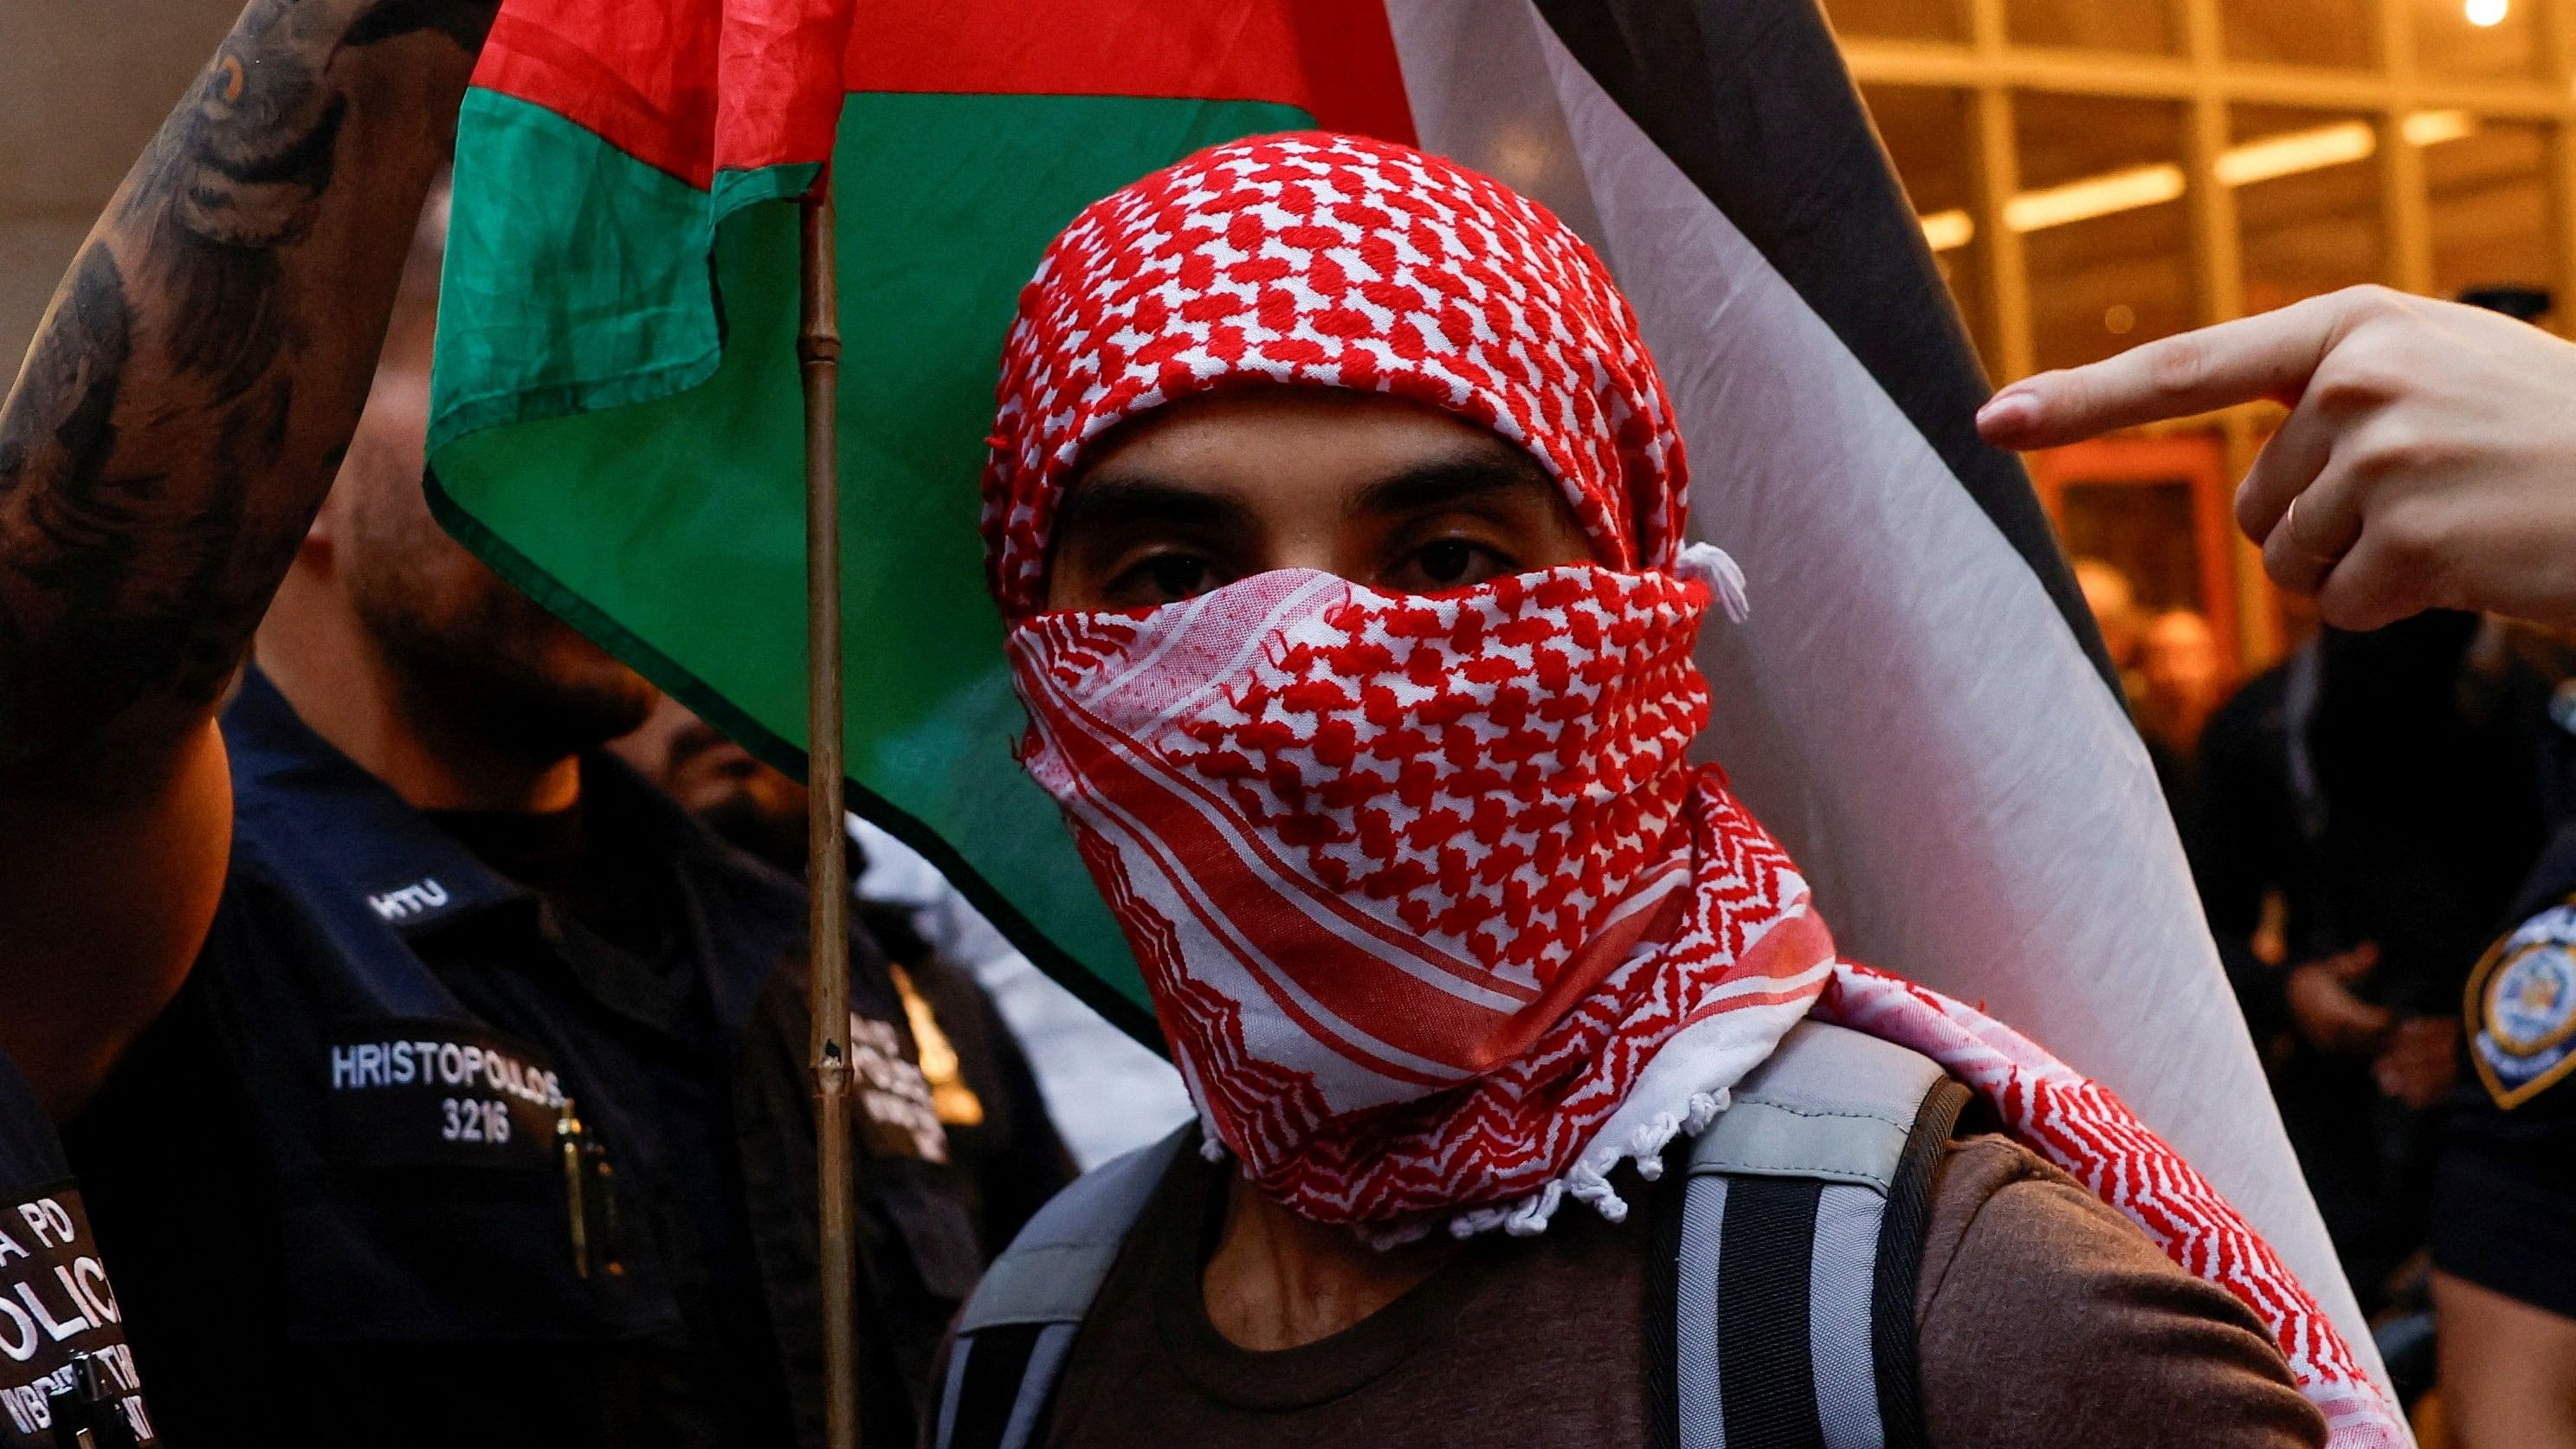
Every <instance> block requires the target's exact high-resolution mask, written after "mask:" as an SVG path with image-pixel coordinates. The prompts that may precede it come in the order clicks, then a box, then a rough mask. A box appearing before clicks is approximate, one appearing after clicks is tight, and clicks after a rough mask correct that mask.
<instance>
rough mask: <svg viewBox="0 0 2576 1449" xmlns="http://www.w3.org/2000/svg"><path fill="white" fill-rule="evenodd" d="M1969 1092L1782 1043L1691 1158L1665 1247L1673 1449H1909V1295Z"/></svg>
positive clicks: (1912, 1072) (1914, 1072)
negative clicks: (1670, 1265)
mask: <svg viewBox="0 0 2576 1449" xmlns="http://www.w3.org/2000/svg"><path fill="white" fill-rule="evenodd" d="M1967 1099H1968V1093H1967V1089H1966V1088H1964V1087H1961V1086H1960V1085H1959V1084H1958V1083H1956V1082H1954V1081H1951V1080H1950V1079H1949V1077H1948V1076H1947V1075H1945V1074H1944V1073H1943V1072H1942V1070H1941V1068H1940V1066H1939V1065H1938V1064H1937V1063H1935V1062H1933V1061H1932V1060H1931V1059H1930V1058H1929V1057H1925V1056H1923V1055H1922V1054H1920V1053H1918V1052H1913V1051H1909V1050H1907V1049H1906V1048H1904V1047H1900V1046H1897V1045H1895V1044H1894V1043H1891V1042H1886V1041H1881V1040H1879V1039H1878V1038H1876V1037H1873V1036H1868V1035H1865V1034H1863V1033H1860V1032H1856V1031H1850V1030H1847V1029H1845V1028H1842V1027H1837V1026H1828V1025H1825V1024H1824V1023H1821V1022H1801V1023H1800V1024H1799V1025H1797V1026H1795V1027H1793V1028H1791V1029H1790V1032H1789V1034H1788V1036H1787V1037H1785V1038H1783V1039H1782V1041H1781V1043H1780V1046H1779V1049H1778V1050H1776V1051H1775V1052H1773V1053H1772V1055H1771V1057H1770V1059H1769V1060H1768V1061H1766V1062H1764V1063H1763V1064H1762V1065H1761V1066H1760V1067H1758V1068H1756V1069H1755V1070H1754V1071H1753V1072H1751V1073H1750V1074H1748V1075H1747V1076H1746V1078H1745V1080H1744V1081H1743V1082H1742V1083H1740V1084H1739V1085H1738V1086H1737V1087H1736V1089H1735V1092H1734V1093H1733V1100H1732V1101H1731V1102H1730V1104H1729V1105H1728V1107H1727V1109H1726V1111H1725V1112H1723V1113H1721V1114H1719V1116H1718V1119H1717V1120H1716V1121H1715V1122H1713V1123H1711V1124H1710V1125H1709V1128H1708V1130H1707V1131H1706V1132H1703V1133H1701V1134H1700V1136H1699V1137H1698V1138H1697V1139H1696V1140H1695V1141H1693V1142H1692V1144H1691V1152H1690V1163H1689V1168H1688V1172H1687V1183H1686V1185H1685V1187H1684V1189H1683V1193H1682V1203H1681V1211H1680V1213H1679V1215H1678V1233H1677V1237H1676V1240H1675V1243H1674V1254H1675V1259H1676V1267H1677V1269H1678V1272H1677V1275H1676V1277H1675V1281H1674V1285H1673V1305H1672V1308H1673V1317H1672V1324H1673V1375H1672V1382H1673V1384H1674V1390H1673V1392H1674V1409H1675V1414H1674V1421H1673V1424H1674V1435H1673V1438H1672V1440H1671V1442H1673V1443H1676V1444H1678V1445H1680V1446H1683V1449H1725V1446H1727V1445H1729V1444H1732V1445H1735V1446H1737V1449H1913V1446H1921V1445H1922V1444H1923V1443H1924V1438H1923V1429H1922V1410H1921V1403H1920V1398H1919V1394H1918V1390H1917V1386H1916V1381H1915V1374H1916V1353H1915V1343H1914V1285H1915V1280H1916V1277H1917V1276H1918V1274H1919V1271H1920V1268H1921V1264H1922V1256H1923V1229H1924V1225H1925V1221H1926V1218H1927V1215H1928V1207H1929V1203H1930V1197H1931V1180H1932V1172H1933V1169H1934V1168H1935V1167H1937V1166H1938V1164H1939V1161H1940V1156H1941V1149H1942V1146H1943V1144H1944V1143H1946V1142H1947V1141H1948V1140H1949V1137H1950V1132H1951V1129H1952V1128H1953V1127H1954V1126H1955V1125H1956V1123H1957V1121H1958V1116H1959V1110H1960V1108H1961V1107H1962V1106H1964V1105H1965V1104H1966V1102H1967Z"/></svg>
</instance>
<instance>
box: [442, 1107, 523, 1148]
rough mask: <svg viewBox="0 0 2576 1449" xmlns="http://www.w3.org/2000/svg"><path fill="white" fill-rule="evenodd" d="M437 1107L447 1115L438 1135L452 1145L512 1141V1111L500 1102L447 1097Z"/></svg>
mask: <svg viewBox="0 0 2576 1449" xmlns="http://www.w3.org/2000/svg"><path fill="white" fill-rule="evenodd" d="M438 1105H439V1108H440V1110H441V1111H442V1112H444V1113H445V1115H446V1121H445V1122H443V1123H442V1124H441V1125H440V1127H439V1129H438V1135H439V1136H440V1137H442V1138H444V1139H446V1140H447V1141H449V1142H507V1141H509V1140H510V1109H509V1108H508V1107H506V1106H503V1105H502V1104H501V1103H499V1102H486V1101H482V1100H480V1099H477V1098H474V1097H447V1098H443V1099H441V1100H440V1102H439V1104H438Z"/></svg>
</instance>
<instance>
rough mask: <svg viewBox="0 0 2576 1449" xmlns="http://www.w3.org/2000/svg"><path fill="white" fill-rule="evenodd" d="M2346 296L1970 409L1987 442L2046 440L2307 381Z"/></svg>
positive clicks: (2027, 385) (2048, 377) (2335, 329)
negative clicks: (1977, 409)
mask: <svg viewBox="0 0 2576 1449" xmlns="http://www.w3.org/2000/svg"><path fill="white" fill-rule="evenodd" d="M2350 306H2351V303H2350V302H2349V301H2347V300H2346V294H2344V293H2335V294H2332V295H2329V296H2324V297H2311V298H2309V299H2308V300H2306V301H2303V302H2296V303H2293V304H2291V305H2290V306H2287V307H2283V308H2280V309H2278V310H2277V311H2271V312H2263V313H2258V314H2256V315H2255V316H2252V317H2243V318H2239V319H2237V320H2236V321H2233V322H2221V323H2219V324H2218V325H2217V326H2215V327H2204V328H2201V329H2200V330H2198V331H2196V332H2185V333H2182V334H2180V335H2179V336H2174V337H2167V338H2163V339H2161V340H2158V341H2155V342H2149V343H2146V344H2144V345H2143V346H2139V347H2133V348H2130V349H2129V350H2128V351H2126V352H2123V353H2121V354H2120V355H2118V356H2117V357H2111V358H2106V359H2105V360H2103V361H2101V362H2096V363H2093V364H2091V365H2090V366H2086V367H2077V368H2068V369H2065V370H2063V371H2059V372H2043V373H2041V374H2039V375H2038V376H2036V377H2030V378H2025V379H2023V380H2022V381H2020V382H2017V383H2014V384H2013V385H2012V386H2010V387H2007V388H2005V389H2004V390H2003V391H2002V392H1999V393H1997V394H1996V395H1995V396H1994V397H1993V398H1992V399H1991V400H1990V401H1988V402H1987V404H1986V405H1985V407H1984V408H1982V409H1980V410H1979V411H1978V413H1977V430H1978V432H1979V433H1980V434H1982V435H1983V436H1984V437H1985V439H1986V441H1987V442H1990V443H1994V444H1996V445H1998V446H2000V447H2007V448H2024V449H2027V448H2048V447H2056V446H2058V445H2060V444H2065V443H2074V442H2081V441H2082V440H2084V439H2086V438H2090V437H2095V436H2098V435H2100V434H2102V433H2106V432H2109V431H2111V430H2112V429H2114V428H2126V427H2135V426H2137V425H2138V424H2140V423H2151V422H2157V421H2161V420H2163V419H2166V418H2180V417H2189V416H2191V415H2193V414H2195V413H2205V412H2211V411H2214V410H2216V409H2219V408H2223V407H2229V406H2232V405H2234V404H2236V403H2241V402H2251V401H2253V400H2254V399H2256V398H2262V397H2276V398H2288V397H2294V396H2296V395H2297V393H2298V391H2299V389H2300V388H2301V387H2303V386H2305V385H2306V383H2307V380H2308V377H2309V375H2310V374H2312V373H2314V372H2315V371H2316V368H2317V363H2318V361H2319V360H2320V359H2322V358H2323V357H2324V356H2325V353H2326V350H2327V348H2329V347H2331V346H2332V345H2333V343H2334V340H2335V338H2336V337H2338V336H2339V335H2340V334H2341V331H2342V328H2343V325H2344V319H2345V317H2346V314H2347V312H2348V310H2349V309H2350Z"/></svg>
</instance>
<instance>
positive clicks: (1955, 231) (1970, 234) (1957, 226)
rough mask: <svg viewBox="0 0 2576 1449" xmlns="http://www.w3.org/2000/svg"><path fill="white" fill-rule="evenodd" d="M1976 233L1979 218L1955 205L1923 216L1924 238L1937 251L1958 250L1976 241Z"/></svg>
mask: <svg viewBox="0 0 2576 1449" xmlns="http://www.w3.org/2000/svg"><path fill="white" fill-rule="evenodd" d="M1976 235H1977V219H1976V218H1975V217H1973V216H1970V215H1968V213H1967V212H1965V211H1963V210H1961V209H1959V208H1958V207H1955V206H1954V207H1952V208H1950V209H1949V210H1948V211H1936V212H1934V213H1932V214H1931V215H1930V216H1927V217H1925V218H1923V239H1924V240H1925V241H1927V242H1930V243H1931V244H1932V250H1934V251H1936V252H1947V251H1956V250H1958V249H1959V248H1960V247H1963V246H1966V245H1967V244H1968V243H1969V242H1971V241H1974V240H1975V239H1976Z"/></svg>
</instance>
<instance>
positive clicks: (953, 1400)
mask: <svg viewBox="0 0 2576 1449" xmlns="http://www.w3.org/2000/svg"><path fill="white" fill-rule="evenodd" d="M1194 1126H1195V1124H1189V1125H1184V1126H1183V1127H1181V1128H1180V1129H1179V1130H1178V1131H1175V1132H1174V1133H1172V1135H1170V1136H1169V1137H1166V1138H1164V1139H1163V1140H1162V1141H1160V1142H1157V1143H1155V1144H1153V1145H1152V1146H1150V1147H1140V1148H1137V1149H1136V1150H1135V1151H1133V1152H1130V1153H1128V1154H1126V1155H1125V1156H1123V1157H1119V1158H1116V1159H1114V1160H1112V1161H1110V1162H1106V1163H1103V1164H1102V1165H1101V1166H1099V1167H1096V1168H1094V1169H1092V1170H1091V1171H1090V1172H1087V1173H1084V1174H1083V1175H1082V1176H1081V1177H1080V1178H1077V1179H1076V1180H1075V1181H1074V1182H1073V1184H1072V1185H1071V1186H1069V1187H1067V1188H1065V1190H1064V1191H1062V1192H1060V1193H1057V1194H1056V1195H1055V1196H1054V1197H1053V1198H1052V1199H1050V1200H1049V1201H1048V1202H1047V1205H1046V1206H1045V1207H1042V1208H1040V1209H1038V1212H1037V1216H1035V1217H1033V1218H1031V1219H1029V1222H1028V1226H1026V1227H1024V1228H1022V1229H1020V1234H1019V1236H1018V1237H1016V1238H1013V1239H1012V1240H1011V1245H1010V1246H1009V1247H1007V1248H1004V1249H1003V1250H1002V1255H1001V1256H1000V1257H998V1258H995V1259H994V1260H993V1265H992V1266H991V1267H990V1268H987V1269H986V1270H985V1271H984V1280H983V1282H982V1283H981V1284H979V1285H977V1287H976V1289H975V1293H974V1296H973V1297H971V1298H969V1299H967V1300H966V1307H965V1308H964V1309H963V1310H962V1311H961V1312H960V1313H959V1314H958V1317H957V1334H956V1340H955V1342H954V1343H953V1344H952V1345H951V1346H950V1348H949V1351H948V1377H947V1380H946V1382H945V1383H943V1384H942V1385H941V1388H940V1398H939V1431H938V1435H937V1437H936V1439H934V1440H933V1442H934V1444H936V1446H937V1449H1026V1446H1028V1445H1029V1444H1030V1443H1032V1442H1034V1439H1035V1435H1036V1431H1037V1428H1038V1424H1039V1421H1040V1419H1041V1418H1042V1416H1043V1414H1044V1412H1045V1409H1046V1406H1047V1401H1048V1399H1049V1397H1050V1396H1051V1395H1052V1394H1053V1393H1054V1391H1055V1384H1056V1379H1057V1377H1058V1376H1059V1375H1061V1374H1062V1373H1063V1371H1064V1360H1065V1354H1066V1351H1067V1350H1069V1349H1070V1348H1071V1347H1072V1346H1073V1338H1074V1334H1075V1333H1077V1332H1078V1331H1080V1329H1081V1327H1082V1320H1083V1317H1084V1315H1085V1314H1087V1313H1089V1312H1090V1311H1091V1300H1092V1299H1093V1298H1095V1297H1097V1296H1098V1295H1099V1292H1100V1285H1101V1284H1102V1283H1104V1282H1106V1281H1107V1280H1108V1277H1109V1268H1110V1265H1111V1264H1113V1263H1115V1262H1116V1261H1117V1260H1118V1250H1119V1248H1120V1247H1121V1246H1122V1245H1124V1244H1125V1242H1126V1241H1127V1232H1128V1230H1129V1229H1130V1228H1132V1227H1134V1226H1135V1225H1136V1219H1137V1218H1138V1217H1140V1216H1142V1215H1143V1213H1144V1211H1145V1204H1146V1203H1147V1202H1148V1201H1149V1200H1151V1199H1152V1197H1153V1196H1154V1188H1155V1187H1156V1185H1157V1184H1159V1183H1161V1182H1162V1180H1163V1175H1164V1173H1165V1172H1167V1171H1169V1170H1170V1168H1171V1165H1172V1160H1173V1159H1174V1158H1175V1157H1177V1156H1179V1154H1180V1151H1181V1144H1182V1143H1183V1141H1185V1140H1186V1139H1188V1138H1189V1136H1190V1135H1191V1133H1192V1130H1193V1128H1194Z"/></svg>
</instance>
